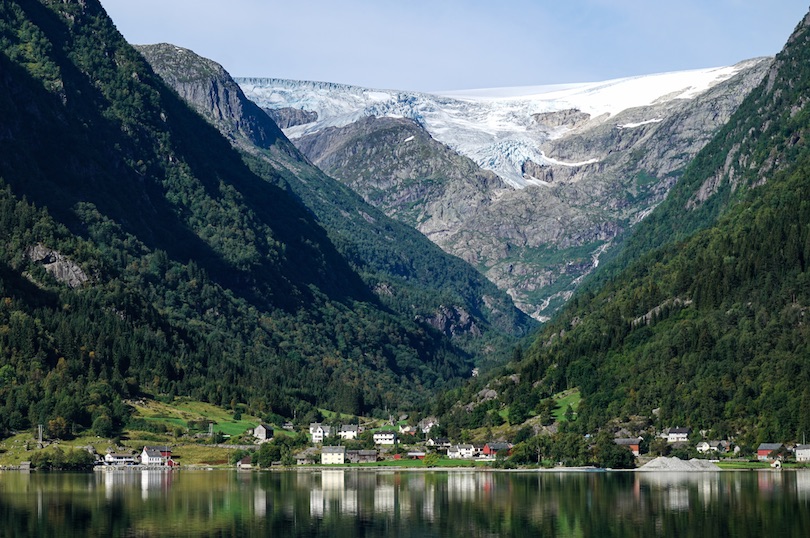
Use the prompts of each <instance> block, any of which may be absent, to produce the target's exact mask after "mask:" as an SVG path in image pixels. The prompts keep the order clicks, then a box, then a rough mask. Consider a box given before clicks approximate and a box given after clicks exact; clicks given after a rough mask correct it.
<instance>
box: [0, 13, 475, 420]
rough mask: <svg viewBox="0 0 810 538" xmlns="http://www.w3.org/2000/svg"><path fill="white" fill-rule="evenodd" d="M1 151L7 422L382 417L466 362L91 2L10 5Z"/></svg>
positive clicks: (0, 36) (2, 55)
mask: <svg viewBox="0 0 810 538" xmlns="http://www.w3.org/2000/svg"><path fill="white" fill-rule="evenodd" d="M0 155H1V156H2V158H0V179H2V182H3V185H2V191H1V192H2V201H1V202H2V204H1V207H0V222H2V226H0V235H1V236H2V238H1V239H0V276H2V297H3V299H2V303H1V304H0V309H2V312H1V313H0V401H2V403H3V411H2V413H0V433H3V432H7V431H8V430H11V429H20V428H26V427H30V426H31V425H33V424H36V423H46V424H49V425H50V426H52V427H53V428H54V430H57V429H60V428H61V430H63V432H64V431H67V432H70V431H78V430H81V429H84V428H89V427H94V428H95V427H98V431H99V433H100V434H102V431H103V432H104V433H103V434H107V433H108V432H109V431H110V430H111V429H113V430H114V429H117V428H119V427H120V426H121V425H122V424H123V423H124V422H125V421H126V415H127V413H126V407H125V406H123V405H122V398H126V397H130V396H139V395H144V394H147V395H152V396H156V397H161V396H172V395H176V394H185V395H189V396H192V397H194V398H198V399H201V400H206V401H210V402H213V403H216V404H219V405H223V406H229V407H233V406H235V405H236V404H237V403H245V404H247V406H248V407H249V409H250V411H251V412H252V413H254V414H259V415H261V416H267V415H271V414H273V413H278V414H281V415H283V416H287V417H291V416H292V415H293V413H295V412H297V414H298V416H299V417H303V416H305V415H306V414H307V413H308V412H309V411H311V410H312V409H313V408H314V406H328V407H331V408H333V409H336V410H339V411H343V412H359V411H366V412H372V411H373V410H374V409H379V410H382V409H383V408H384V407H386V406H389V407H394V406H408V405H416V404H417V403H418V402H420V401H422V400H423V399H424V397H425V395H426V394H427V393H428V392H429V391H431V390H435V389H437V388H439V387H442V386H444V385H445V384H446V383H448V382H452V380H453V379H457V378H458V376H460V375H468V373H469V369H470V367H471V366H472V359H471V357H470V356H469V355H468V354H467V353H465V352H463V351H461V350H459V349H458V348H457V347H455V346H454V345H453V344H452V343H450V341H449V340H448V339H447V338H446V337H445V336H444V335H442V334H441V333H440V332H439V331H437V330H434V329H433V328H431V327H430V326H429V325H428V324H426V323H421V322H419V321H418V320H416V321H415V320H414V319H413V318H412V317H406V316H402V315H400V314H398V313H396V312H394V311H393V310H391V309H390V308H389V307H386V306H385V305H383V304H382V303H381V302H380V300H379V299H378V297H377V296H376V295H375V294H374V293H373V291H372V290H371V289H370V288H369V286H368V284H367V282H364V280H363V278H362V277H361V276H360V275H359V274H358V272H357V271H356V270H355V268H354V267H353V263H352V262H350V261H349V260H347V258H346V257H345V256H344V255H342V253H341V252H340V251H339V250H338V249H337V248H335V246H334V244H333V242H332V241H331V240H330V238H329V236H328V234H327V232H326V231H325V230H324V228H323V227H322V226H321V224H320V223H319V222H318V221H317V220H316V218H315V217H314V216H313V214H312V213H311V212H310V211H309V210H308V209H306V208H305V207H304V206H303V205H302V204H301V203H300V202H299V201H298V199H297V197H296V196H294V195H293V194H292V193H291V192H290V191H289V189H288V188H285V186H284V184H283V182H271V181H268V180H267V178H266V177H263V176H260V175H258V174H257V173H256V171H255V169H256V164H255V163H252V164H251V165H250V166H248V164H246V162H245V160H244V159H243V156H242V155H240V154H239V153H238V152H236V151H235V150H234V149H233V148H232V147H231V145H230V144H229V143H228V141H227V140H226V139H225V138H223V137H222V136H221V135H220V133H219V132H218V131H217V130H216V129H215V128H214V127H212V126H210V125H208V124H207V123H206V122H205V121H204V120H203V119H202V118H201V117H200V116H199V115H198V114H196V113H195V112H193V111H191V109H189V108H188V106H187V105H186V103H185V102H183V101H182V100H181V99H180V98H179V97H178V96H177V94H176V93H175V92H174V91H172V90H170V89H169V88H168V87H166V86H165V85H164V83H163V82H162V81H161V79H160V78H159V77H158V76H156V75H155V74H154V72H153V71H152V70H151V68H150V67H149V66H148V64H147V63H146V62H145V61H144V60H143V58H142V57H141V56H140V54H138V53H137V52H136V51H135V50H134V49H133V48H132V47H130V46H129V45H128V44H127V43H126V42H125V41H124V40H123V38H122V37H121V35H120V34H119V33H118V32H117V30H116V29H115V27H114V25H113V23H112V21H110V20H109V18H108V17H107V16H106V14H105V12H104V11H103V9H102V8H101V6H100V4H99V3H98V2H97V1H96V0H82V1H78V0H77V1H56V0H42V1H39V2H32V1H9V2H2V3H1V4H0ZM69 275H73V277H71V278H69ZM77 275H78V276H77ZM50 426H49V427H50Z"/></svg>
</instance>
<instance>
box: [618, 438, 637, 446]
mask: <svg viewBox="0 0 810 538" xmlns="http://www.w3.org/2000/svg"><path fill="white" fill-rule="evenodd" d="M613 442H614V443H616V444H617V445H623V446H624V445H637V444H639V442H640V441H639V439H638V437H635V438H632V437H631V438H628V439H614V440H613Z"/></svg>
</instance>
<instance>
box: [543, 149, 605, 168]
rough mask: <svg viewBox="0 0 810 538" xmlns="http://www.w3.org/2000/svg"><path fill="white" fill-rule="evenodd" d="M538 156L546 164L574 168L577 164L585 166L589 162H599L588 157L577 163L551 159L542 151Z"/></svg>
mask: <svg viewBox="0 0 810 538" xmlns="http://www.w3.org/2000/svg"><path fill="white" fill-rule="evenodd" d="M540 156H541V157H542V158H543V160H544V161H545V162H546V163H548V164H554V165H557V166H568V167H571V168H576V167H577V166H586V165H589V164H596V163H598V162H599V159H588V160H587V161H581V162H578V163H567V162H564V161H558V160H557V159H552V158H551V157H547V156H546V154H545V152H542V151H541V152H540Z"/></svg>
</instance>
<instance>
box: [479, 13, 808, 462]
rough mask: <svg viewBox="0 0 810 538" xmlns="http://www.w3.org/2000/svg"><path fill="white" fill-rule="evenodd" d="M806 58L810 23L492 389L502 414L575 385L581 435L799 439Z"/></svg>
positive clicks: (803, 389)
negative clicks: (621, 427)
mask: <svg viewBox="0 0 810 538" xmlns="http://www.w3.org/2000/svg"><path fill="white" fill-rule="evenodd" d="M809 59H810V15H808V16H807V17H806V18H805V19H804V20H803V21H802V22H801V23H800V24H799V25H798V27H797V28H796V30H795V32H794V33H793V35H792V36H791V37H790V39H789V40H788V42H787V44H786V46H785V48H784V50H783V51H782V52H780V53H779V54H778V55H777V57H776V59H775V61H774V62H773V64H772V66H771V67H770V68H769V70H768V72H767V75H766V76H765V77H764V79H763V80H762V82H761V83H760V84H759V85H758V86H757V87H756V88H755V89H754V90H753V91H752V92H751V93H750V95H749V96H748V97H747V98H746V99H745V100H744V101H743V103H742V104H741V105H740V106H739V107H738V109H737V110H736V112H735V113H734V114H733V115H732V116H731V118H730V120H729V121H728V123H727V124H726V125H724V126H723V127H722V128H721V130H720V131H719V132H718V133H717V134H716V136H715V137H713V139H712V140H711V141H710V142H709V143H708V144H707V145H706V146H705V147H704V149H703V150H701V151H700V153H699V154H698V155H697V156H696V158H695V159H694V160H693V161H692V162H691V163H690V164H689V165H688V167H687V169H686V171H685V172H684V174H683V178H682V180H681V181H680V182H679V183H678V185H677V186H676V187H675V188H674V189H673V190H672V192H671V195H670V196H669V197H668V198H667V200H666V201H665V202H664V203H663V204H661V205H660V206H659V207H658V208H656V209H655V210H654V211H653V213H652V214H651V215H650V216H649V217H648V218H647V219H645V220H644V221H642V222H641V223H640V224H639V226H638V227H637V228H636V229H635V232H634V235H633V237H631V238H630V239H629V240H628V241H627V245H628V246H629V247H632V248H631V249H630V250H629V251H628V252H627V253H625V254H623V255H622V257H620V258H619V259H617V260H616V262H615V264H616V265H617V267H612V268H611V269H612V270H611V273H610V278H609V279H607V278H606V279H604V284H603V286H601V287H598V288H596V287H594V289H592V290H589V292H588V293H580V294H579V295H578V296H577V297H575V298H574V299H573V300H572V301H571V302H570V303H569V304H568V305H567V306H566V307H565V309H564V311H563V312H562V313H561V315H560V316H558V317H557V318H556V319H555V320H554V321H553V322H551V323H550V324H549V325H548V326H547V327H546V328H545V329H544V331H543V333H542V334H541V335H539V337H538V338H537V340H536V341H535V343H534V344H533V345H532V347H531V348H530V349H529V350H528V351H527V353H526V356H525V358H521V360H520V361H519V364H518V365H517V366H516V368H515V369H514V370H511V371H509V372H508V373H509V376H508V377H505V378H503V379H501V380H499V381H497V382H494V383H493V384H492V385H491V386H490V389H491V390H493V392H495V393H496V394H497V395H499V397H500V401H499V402H498V404H506V405H508V406H509V407H510V416H511V415H512V413H511V411H512V410H513V409H516V410H519V411H520V412H519V413H517V412H516V413H514V415H515V416H517V417H521V420H522V417H526V416H532V415H535V414H537V412H538V410H539V409H538V405H539V403H538V402H541V401H542V400H544V399H546V398H548V397H549V396H550V395H552V394H554V393H556V392H558V391H560V390H563V389H566V388H572V387H578V388H579V389H580V391H581V394H582V396H583V397H584V400H583V402H582V404H581V405H580V407H579V409H578V417H577V420H576V422H575V423H574V424H573V426H572V428H573V429H575V430H577V431H580V432H592V431H594V430H595V429H597V428H601V427H604V425H605V424H608V423H609V421H611V420H615V419H619V420H621V421H622V422H627V421H628V417H630V419H632V421H634V422H637V423H646V424H652V423H655V426H656V428H657V429H659V430H660V429H662V428H664V427H671V426H672V425H681V426H689V427H691V428H692V429H693V430H698V429H702V430H710V432H711V433H709V438H718V439H722V438H728V437H734V438H736V439H737V442H738V443H740V444H742V445H743V446H756V445H757V444H758V443H760V442H763V441H766V440H776V441H780V442H791V441H797V440H801V439H802V438H803V436H804V435H805V434H806V432H807V431H810V415H808V413H807V412H806V409H807V406H808V405H810V389H808V386H810V385H808V381H809V380H810V362H808V360H807V357H808V353H810V349H808V342H810V334H808V324H807V322H806V316H807V312H808V309H810V286H808V282H810V278H808V276H809V275H808V267H809V266H808V260H810V204H808V202H807V200H808V199H810V144H808V142H807V140H808V136H807V135H808V133H810V108H809V107H808V105H809V104H810V101H809V100H808V95H810V69H808V65H810V63H808V60H809ZM496 389H497V390H496ZM469 401H471V399H466V400H465V402H469ZM527 402H528V404H527ZM492 405H493V406H495V407H497V404H492Z"/></svg>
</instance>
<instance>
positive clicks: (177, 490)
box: [0, 470, 810, 538]
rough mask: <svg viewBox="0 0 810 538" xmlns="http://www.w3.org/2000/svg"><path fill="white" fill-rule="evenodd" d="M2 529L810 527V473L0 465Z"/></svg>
mask: <svg viewBox="0 0 810 538" xmlns="http://www.w3.org/2000/svg"><path fill="white" fill-rule="evenodd" d="M0 536H105V537H106V536H330V537H340V536H347V537H360V536H395V537H396V536H403V537H405V536H408V537H410V536H420V537H422V536H427V537H430V536H439V537H454V538H455V537H477V536H561V537H563V536H583V537H590V536H593V537H624V536H629V537H635V536H638V537H650V536H656V537H661V536H687V537H692V536H707V537H712V538H718V537H725V536H730V537H756V538H763V537H767V536H779V537H792V536H796V537H808V536H810V471H781V472H778V471H757V472H754V471H746V472H721V473H701V472H698V473H604V472H601V473H600V472H591V473H556V472H542V473H537V472H522V473H498V472H473V471H448V472H441V471H440V472H413V471H364V470H323V471H321V470H306V471H284V472H239V473H237V472H235V471H189V470H184V471H179V472H173V473H172V472H162V471H114V472H96V473H92V474H57V473H51V474H47V473H30V474H26V473H18V472H0Z"/></svg>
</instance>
